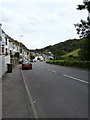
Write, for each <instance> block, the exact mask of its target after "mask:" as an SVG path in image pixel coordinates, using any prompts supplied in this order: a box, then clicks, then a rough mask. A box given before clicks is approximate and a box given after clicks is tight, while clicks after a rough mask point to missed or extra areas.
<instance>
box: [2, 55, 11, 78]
mask: <svg viewBox="0 0 90 120" xmlns="http://www.w3.org/2000/svg"><path fill="white" fill-rule="evenodd" d="M8 63H10V56H4V55H2V56H0V78H1V77H2V76H3V75H4V73H5V72H6V71H7V64H8Z"/></svg>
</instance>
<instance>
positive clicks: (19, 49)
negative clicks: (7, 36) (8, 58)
mask: <svg viewBox="0 0 90 120" xmlns="http://www.w3.org/2000/svg"><path fill="white" fill-rule="evenodd" d="M21 37H23V35H20V36H19V58H20V38H21Z"/></svg>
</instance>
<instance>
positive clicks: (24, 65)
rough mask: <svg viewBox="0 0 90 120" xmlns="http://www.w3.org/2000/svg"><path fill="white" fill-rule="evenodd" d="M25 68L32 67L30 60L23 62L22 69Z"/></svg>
mask: <svg viewBox="0 0 90 120" xmlns="http://www.w3.org/2000/svg"><path fill="white" fill-rule="evenodd" d="M25 69H32V63H30V62H29V61H24V62H23V63H22V70H25Z"/></svg>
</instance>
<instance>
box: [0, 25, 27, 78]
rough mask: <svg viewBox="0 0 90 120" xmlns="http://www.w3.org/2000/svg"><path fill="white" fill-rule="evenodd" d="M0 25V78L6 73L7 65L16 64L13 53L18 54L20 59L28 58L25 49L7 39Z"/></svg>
mask: <svg viewBox="0 0 90 120" xmlns="http://www.w3.org/2000/svg"><path fill="white" fill-rule="evenodd" d="M1 26H2V25H1V24H0V78H1V77H2V76H3V75H4V73H5V72H6V71H7V64H10V63H12V64H14V65H15V64H16V63H17V62H18V59H17V58H15V57H14V55H15V53H17V52H19V53H20V58H22V59H24V60H25V59H29V58H28V54H29V52H28V50H27V48H23V47H22V46H20V45H19V42H18V41H16V40H14V39H12V38H11V37H9V36H8V35H7V34H6V33H5V32H4V31H3V30H2V27H1Z"/></svg>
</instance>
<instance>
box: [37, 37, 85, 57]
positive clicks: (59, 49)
mask: <svg viewBox="0 0 90 120" xmlns="http://www.w3.org/2000/svg"><path fill="white" fill-rule="evenodd" d="M83 41H84V39H69V40H66V41H65V42H60V43H58V44H55V45H52V46H51V45H50V46H47V47H45V48H42V49H36V50H35V51H36V52H38V53H44V54H48V52H52V53H53V54H54V57H55V59H60V58H61V56H62V55H65V54H67V55H68V54H71V55H72V54H73V55H75V54H77V52H78V50H80V47H81V44H82V43H83ZM72 51H73V52H72ZM70 52H71V53H70Z"/></svg>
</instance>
